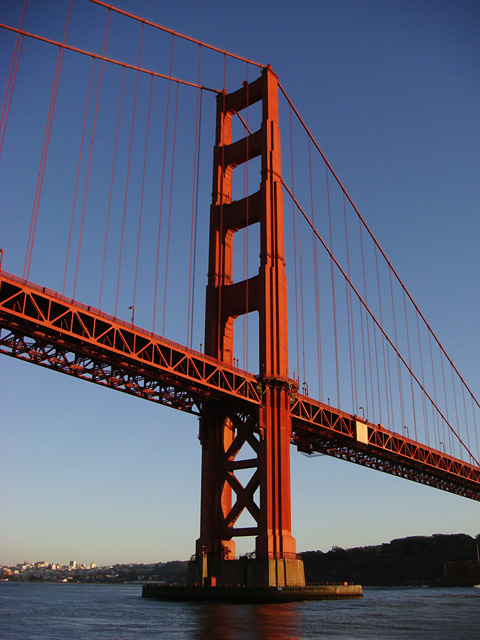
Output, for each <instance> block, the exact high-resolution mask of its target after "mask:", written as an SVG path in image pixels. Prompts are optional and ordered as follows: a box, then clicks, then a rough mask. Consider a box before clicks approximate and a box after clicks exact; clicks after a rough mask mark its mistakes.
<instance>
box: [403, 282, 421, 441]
mask: <svg viewBox="0 0 480 640" xmlns="http://www.w3.org/2000/svg"><path fill="white" fill-rule="evenodd" d="M403 308H404V311H405V331H406V334H407V350H408V366H409V367H410V369H411V368H412V355H411V351H410V335H409V331H408V318H407V302H406V300H405V291H403ZM410 386H411V390H412V411H413V424H414V428H415V440H418V434H417V418H416V411H415V394H414V392H413V378H412V376H410Z"/></svg>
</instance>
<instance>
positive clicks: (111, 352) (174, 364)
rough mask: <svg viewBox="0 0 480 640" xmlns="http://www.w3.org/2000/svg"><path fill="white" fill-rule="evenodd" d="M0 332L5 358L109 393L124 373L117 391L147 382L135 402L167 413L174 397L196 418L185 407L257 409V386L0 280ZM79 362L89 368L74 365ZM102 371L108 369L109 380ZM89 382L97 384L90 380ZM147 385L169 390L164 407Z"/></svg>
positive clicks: (118, 323)
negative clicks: (211, 403)
mask: <svg viewBox="0 0 480 640" xmlns="http://www.w3.org/2000/svg"><path fill="white" fill-rule="evenodd" d="M0 326H3V327H4V328H7V329H8V330H9V331H10V334H8V335H7V336H4V335H3V333H2V339H1V345H2V350H3V352H4V353H7V354H8V355H13V356H16V357H21V358H23V359H29V360H30V361H32V362H37V361H38V362H37V363H39V364H40V363H41V364H44V365H45V366H53V367H54V368H56V367H57V366H58V368H59V370H61V371H64V372H65V373H70V374H73V375H76V376H79V377H85V378H86V379H89V380H90V379H91V380H92V382H99V383H100V384H106V385H107V386H111V387H113V388H119V387H121V386H122V385H121V384H120V382H121V380H122V379H123V374H120V373H119V372H120V371H124V372H125V375H126V376H127V378H126V382H125V384H131V383H132V379H131V376H134V377H135V379H137V380H144V381H147V380H148V381H150V384H146V383H145V385H144V384H143V383H141V382H139V385H140V387H139V389H138V392H137V393H138V395H141V396H142V397H147V398H148V399H150V400H153V399H156V400H157V401H158V402H162V404H168V405H173V406H175V404H177V403H178V400H177V399H176V398H178V397H179V396H178V395H177V394H178V392H180V393H184V394H186V395H187V397H188V398H189V400H188V402H186V401H184V402H183V403H180V404H182V406H179V407H178V408H184V409H187V407H189V410H191V411H196V412H198V411H199V409H198V408H197V409H194V406H193V405H194V404H196V405H198V404H201V403H202V402H204V401H205V400H207V399H214V400H216V401H219V400H225V398H229V399H231V401H233V404H235V402H237V401H238V400H242V401H245V400H246V401H247V403H248V404H250V403H252V404H254V405H255V404H257V405H258V404H259V403H260V401H261V395H260V392H259V389H258V381H257V379H256V378H255V377H254V376H252V375H251V374H248V373H246V372H243V371H240V370H238V369H235V368H234V367H229V366H225V365H223V364H222V363H221V362H218V361H216V360H214V359H212V358H209V357H208V356H206V355H204V354H201V353H199V352H196V351H194V350H193V349H188V348H186V347H182V346H181V345H178V344H175V343H174V342H171V341H169V340H166V339H165V338H161V337H160V336H156V335H155V334H152V333H148V332H147V331H143V330H142V329H140V328H138V327H135V326H134V325H133V324H128V323H126V322H123V321H122V320H119V319H118V318H113V317H112V316H109V315H107V314H104V313H102V312H100V311H98V310H97V309H95V308H93V307H90V306H86V305H82V304H80V303H78V302H75V301H74V300H69V299H68V298H65V297H64V296H60V295H58V294H57V293H55V292H54V291H51V290H48V289H45V288H41V287H36V286H35V285H33V284H31V283H27V282H25V281H24V280H21V279H19V278H15V277H14V276H12V275H9V274H5V273H1V274H0ZM18 350H19V351H18ZM68 354H73V355H72V356H71V357H69V356H68ZM84 357H86V358H87V359H90V361H91V365H88V364H86V363H84V364H82V365H81V366H79V365H78V360H79V359H80V360H81V359H82V358H84ZM52 359H53V360H52ZM51 360H52V361H51ZM57 360H60V362H57ZM72 367H73V369H72ZM109 367H114V370H113V371H114V372H113V373H111V374H109V370H110V369H109ZM100 369H101V371H102V372H101V374H100ZM97 375H100V379H98V380H97V379H92V378H95V377H96V376H97ZM155 381H157V382H158V384H160V383H161V385H164V384H165V383H167V385H168V388H171V389H172V390H175V391H172V392H171V395H172V399H171V400H168V398H167V397H166V396H165V393H166V391H165V387H164V386H162V389H163V391H161V392H160V391H159V392H158V393H156V392H155V393H152V389H154V385H153V386H152V384H153V382H155ZM144 386H145V391H142V389H143V387H144ZM122 390H126V389H123V388H122ZM129 392H132V393H133V391H129ZM156 395H158V396H159V397H154V396H156Z"/></svg>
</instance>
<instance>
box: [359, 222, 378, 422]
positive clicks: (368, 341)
mask: <svg viewBox="0 0 480 640" xmlns="http://www.w3.org/2000/svg"><path fill="white" fill-rule="evenodd" d="M358 223H359V228H360V247H361V254H362V273H363V291H364V294H365V304H366V305H367V307H368V299H367V278H366V275H365V253H364V249H363V234H362V225H361V222H360V220H359V221H358ZM365 323H366V325H367V346H368V368H369V373H370V394H371V398H372V418H371V419H372V421H373V422H375V402H374V399H373V375H372V353H371V348H370V323H369V320H368V315H367V314H365ZM366 402H367V406H368V394H367V398H366Z"/></svg>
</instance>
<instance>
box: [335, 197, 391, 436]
mask: <svg viewBox="0 0 480 640" xmlns="http://www.w3.org/2000/svg"><path fill="white" fill-rule="evenodd" d="M343 197H344V198H345V195H344V196H343ZM375 269H376V273H377V291H378V308H379V310H380V324H381V325H382V327H383V326H384V325H383V310H382V294H381V291H380V273H379V270H378V251H377V247H376V245H375ZM382 353H383V371H384V373H385V401H386V405H387V423H388V424H393V410H392V412H391V407H390V397H391V393H392V383H391V378H390V375H389V374H390V356H389V350H388V348H387V350H386V353H385V338H384V336H383V335H382ZM387 360H388V376H387ZM389 378H390V393H389V387H388V380H389ZM380 421H381V419H380Z"/></svg>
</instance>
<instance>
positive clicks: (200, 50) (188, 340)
mask: <svg viewBox="0 0 480 640" xmlns="http://www.w3.org/2000/svg"><path fill="white" fill-rule="evenodd" d="M201 62H202V45H199V48H198V85H200V70H201ZM200 92H201V90H200V88H198V89H197V109H196V114H195V142H194V154H193V192H192V217H191V223H190V265H189V269H188V311H187V347H190V346H191V341H190V326H191V325H193V318H192V317H191V313H192V307H193V304H192V278H193V273H192V270H193V244H194V231H195V193H196V180H197V148H198V147H197V145H198V124H199V123H198V114H199V108H200ZM192 329H193V327H192Z"/></svg>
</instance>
